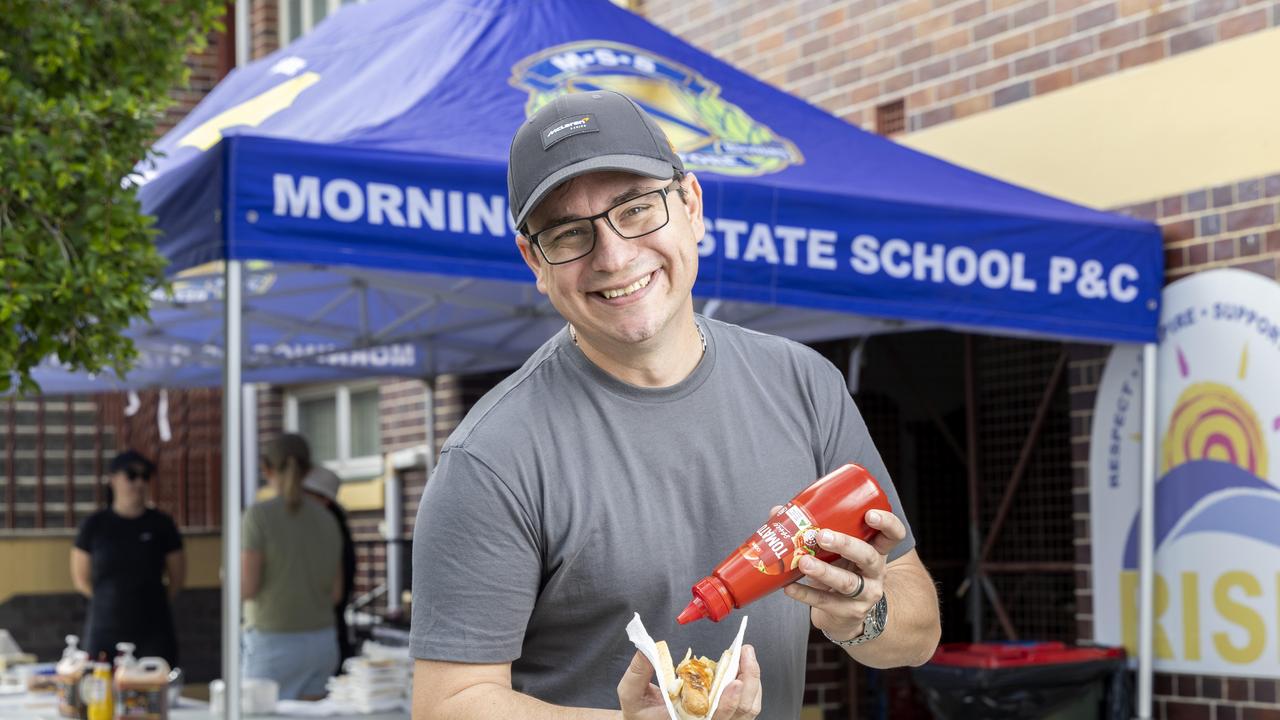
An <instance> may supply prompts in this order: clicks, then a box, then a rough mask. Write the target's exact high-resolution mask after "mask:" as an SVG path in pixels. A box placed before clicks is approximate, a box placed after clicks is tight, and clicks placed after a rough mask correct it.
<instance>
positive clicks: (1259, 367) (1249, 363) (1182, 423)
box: [1089, 270, 1280, 677]
mask: <svg viewBox="0 0 1280 720" xmlns="http://www.w3.org/2000/svg"><path fill="white" fill-rule="evenodd" d="M1161 313H1162V314H1161V318H1160V329H1159V334H1160V348H1159V351H1158V355H1157V362H1158V364H1159V371H1158V374H1157V385H1156V417H1157V425H1156V427H1157V432H1158V437H1159V441H1160V455H1159V458H1158V465H1157V476H1156V488H1155V613H1156V616H1155V655H1156V657H1155V667H1156V670H1157V671H1161V672H1188V673H1198V674H1214V675H1253V676H1264V677H1274V676H1275V675H1276V674H1277V673H1280V639H1278V638H1280V635H1278V634H1277V630H1278V629H1280V573H1277V570H1276V569H1277V568H1280V521H1278V518H1280V472H1277V470H1278V469H1280V466H1277V462H1276V461H1277V454H1280V394H1277V392H1276V387H1277V386H1278V385H1280V285H1278V284H1277V283H1275V282H1274V281H1272V280H1269V279H1267V278H1264V277H1261V276H1259V275H1254V274H1252V273H1247V272H1244V271H1241V270H1214V271H1210V272H1203V273H1197V274H1195V275H1191V276H1189V277H1187V278H1184V279H1182V280H1179V281H1177V282H1175V283H1173V284H1171V285H1169V286H1168V287H1167V288H1165V290H1164V301H1163V302H1162V303H1161ZM1140 358H1141V351H1140V350H1139V349H1137V348H1134V347H1133V346H1119V347H1117V348H1116V349H1115V350H1114V351H1113V352H1112V355H1111V358H1110V359H1109V360H1108V362H1107V366H1106V369H1105V371H1104V373H1103V376H1102V380H1101V382H1100V383H1099V387H1098V397H1097V405H1096V406H1095V409H1094V416H1093V431H1092V441H1091V447H1090V461H1089V466H1090V467H1089V470H1090V505H1091V511H1092V512H1091V535H1092V546H1093V576H1094V580H1093V582H1094V589H1093V594H1094V602H1093V613H1094V634H1095V639H1096V640H1098V641H1100V642H1104V643H1110V644H1120V643H1122V642H1123V643H1124V644H1125V645H1126V646H1128V647H1129V649H1130V651H1133V650H1134V649H1135V645H1136V642H1137V588H1138V578H1137V573H1138V565H1139V563H1138V537H1137V519H1138V512H1139V506H1138V482H1139V476H1140V462H1141V439H1142V438H1141V419H1140V414H1141V410H1140V408H1141V406H1142V403H1141V394H1142V370H1141V359H1140Z"/></svg>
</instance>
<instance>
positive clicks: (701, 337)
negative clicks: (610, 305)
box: [569, 323, 707, 355]
mask: <svg viewBox="0 0 1280 720" xmlns="http://www.w3.org/2000/svg"><path fill="white" fill-rule="evenodd" d="M693 326H694V328H696V329H697V330H698V339H699V340H701V341H702V354H703V355H706V354H707V336H706V335H704V334H703V332H702V326H701V325H699V324H697V323H694V324H693ZM569 339H570V340H572V341H573V344H574V345H577V344H578V331H577V330H574V329H573V323H569Z"/></svg>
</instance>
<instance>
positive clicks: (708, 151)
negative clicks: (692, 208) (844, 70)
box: [510, 40, 804, 176]
mask: <svg viewBox="0 0 1280 720" xmlns="http://www.w3.org/2000/svg"><path fill="white" fill-rule="evenodd" d="M510 82H511V85H513V86H514V87H516V88H519V89H522V90H525V91H527V92H528V93H529V101H528V102H527V103H526V104H525V115H526V117H528V116H530V115H533V114H534V113H536V112H537V111H538V110H539V109H540V108H541V107H542V106H543V105H546V104H547V103H548V102H551V101H552V100H554V99H555V98H556V97H558V96H560V95H563V94H565V93H570V92H589V91H592V90H614V91H617V92H620V93H622V94H624V95H627V96H628V97H630V98H631V99H632V100H635V101H636V102H637V103H639V104H640V106H641V107H643V108H644V109H645V111H646V112H648V113H649V114H650V115H652V116H653V117H654V118H655V119H657V121H658V124H659V125H661V126H662V129H663V131H664V132H665V133H666V134H667V138H668V139H670V140H671V143H672V145H674V146H675V150H676V152H677V153H678V154H679V155H680V159H681V160H683V161H684V164H685V167H686V168H687V169H689V170H694V171H701V170H706V171H711V172H717V173H721V174H723V175H737V176H746V175H767V174H770V173H776V172H779V171H781V170H783V169H785V168H787V167H789V166H791V165H798V164H800V163H802V162H804V156H802V155H801V154H800V151H799V150H798V149H797V148H796V146H795V145H794V144H793V143H792V142H791V141H790V140H788V139H786V138H784V137H782V136H780V135H778V134H777V133H775V132H774V131H773V130H772V129H770V128H769V127H767V126H765V125H763V124H761V123H759V122H756V121H755V120H754V119H753V118H751V117H750V116H749V115H747V114H746V113H745V112H743V111H742V108H739V107H738V106H736V105H734V104H733V103H730V102H728V101H726V100H725V99H724V98H722V97H720V86H718V85H716V84H715V83H713V82H711V81H710V80H707V79H706V78H704V77H702V76H701V75H699V74H698V73H696V72H694V71H693V70H691V69H689V68H687V67H685V66H683V65H681V64H679V63H676V62H674V61H671V60H668V59H666V58H663V57H661V56H659V55H656V54H654V53H651V52H649V51H647V50H644V49H642V48H638V47H634V46H631V45H625V44H622V43H615V42H606V41H603V40H587V41H582V42H574V43H568V44H565V45H559V46H557V47H553V48H548V49H546V50H543V51H542V52H539V53H536V54H534V55H530V56H529V57H526V58H524V59H523V60H521V61H520V62H518V63H516V65H515V67H513V68H512V69H511V81H510Z"/></svg>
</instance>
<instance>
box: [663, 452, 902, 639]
mask: <svg viewBox="0 0 1280 720" xmlns="http://www.w3.org/2000/svg"><path fill="white" fill-rule="evenodd" d="M868 510H880V511H883V512H886V513H890V512H893V509H892V508H891V507H890V506H889V498H888V497H887V496H886V495H885V494H884V491H883V490H881V489H880V484H879V483H877V482H876V480H875V478H873V477H872V476H871V473H869V472H867V471H866V469H865V468H863V467H862V466H860V465H854V464H853V463H849V464H847V465H844V466H842V467H840V468H838V469H836V470H834V471H833V472H831V473H828V474H827V475H824V476H823V477H821V478H818V480H817V481H816V482H814V483H813V484H812V485H810V486H809V487H807V488H805V489H804V490H803V491H801V492H800V494H799V495H796V496H795V497H794V498H792V499H791V502H789V503H787V504H786V505H785V506H784V507H783V508H782V509H781V510H779V511H778V513H777V514H776V515H774V516H773V517H771V518H769V519H768V520H767V521H766V522H765V524H763V525H761V526H760V527H759V528H758V529H757V530H756V531H755V532H754V533H752V535H751V537H749V538H747V540H746V542H744V543H742V545H741V546H740V547H739V548H738V549H737V550H734V551H733V552H732V553H731V554H730V555H729V557H727V558H725V559H724V560H723V561H721V563H720V564H719V565H717V566H716V569H715V570H713V571H712V573H711V574H710V575H708V576H707V577H704V578H702V579H701V580H699V581H698V582H697V583H695V584H694V586H693V600H692V601H691V602H690V603H689V605H688V606H687V607H686V608H685V609H684V610H683V611H682V612H681V613H680V616H679V617H677V618H676V622H678V623H680V624H681V625H685V624H687V623H691V622H693V621H695V620H701V619H702V618H710V619H711V621H712V622H720V620H721V619H723V618H724V617H725V616H726V615H728V614H729V612H730V611H731V610H733V609H735V608H741V607H744V606H746V605H748V604H750V603H752V602H754V601H756V600H759V599H760V598H762V597H764V596H765V595H768V594H769V593H771V592H773V591H775V590H778V589H780V588H782V587H783V586H785V585H788V584H790V583H792V582H794V581H795V580H796V579H797V578H799V577H800V576H801V575H802V574H803V573H801V572H800V558H801V557H804V556H805V555H813V556H815V557H817V558H818V559H819V560H823V561H825V562H831V561H832V560H834V559H836V558H837V557H839V556H838V555H837V554H836V553H833V552H830V551H828V550H823V549H821V548H820V547H818V533H819V532H820V531H822V530H824V529H829V530H834V531H836V532H840V533H844V534H845V535H850V536H853V537H856V538H861V539H862V540H865V541H870V540H871V538H872V537H873V536H874V535H875V534H876V532H878V531H877V530H875V529H874V528H872V527H871V526H869V525H867V522H866V519H865V518H866V515H867V511H868Z"/></svg>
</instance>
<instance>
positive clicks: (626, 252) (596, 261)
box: [591, 218, 636, 272]
mask: <svg viewBox="0 0 1280 720" xmlns="http://www.w3.org/2000/svg"><path fill="white" fill-rule="evenodd" d="M595 232H596V249H595V252H593V253H591V260H592V265H593V266H594V267H595V269H596V270H602V271H606V272H611V271H614V270H621V269H623V268H626V267H627V266H629V265H630V264H631V261H632V260H633V259H634V258H635V256H636V244H635V242H634V241H633V240H628V239H627V238H624V237H622V236H621V235H619V234H618V233H617V232H616V231H614V229H613V226H612V225H610V224H609V223H608V222H607V221H606V220H605V219H604V218H598V219H597V220H596V221H595Z"/></svg>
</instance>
